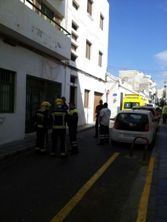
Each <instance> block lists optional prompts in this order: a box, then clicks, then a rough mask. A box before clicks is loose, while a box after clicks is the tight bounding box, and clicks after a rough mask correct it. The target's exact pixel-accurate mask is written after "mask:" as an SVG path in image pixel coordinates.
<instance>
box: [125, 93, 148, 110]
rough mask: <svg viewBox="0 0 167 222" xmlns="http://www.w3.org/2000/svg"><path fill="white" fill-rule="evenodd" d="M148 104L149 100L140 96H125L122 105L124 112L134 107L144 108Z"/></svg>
mask: <svg viewBox="0 0 167 222" xmlns="http://www.w3.org/2000/svg"><path fill="white" fill-rule="evenodd" d="M147 103H148V99H147V98H145V97H144V96H142V95H139V94H133V93H132V94H125V95H124V98H123V103H122V110H124V109H132V107H133V106H143V105H146V104H147Z"/></svg>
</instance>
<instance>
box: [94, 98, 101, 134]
mask: <svg viewBox="0 0 167 222" xmlns="http://www.w3.org/2000/svg"><path fill="white" fill-rule="evenodd" d="M102 108H103V100H100V101H99V105H97V106H96V109H95V115H96V122H95V136H94V137H95V138H97V137H98V134H99V114H100V110H101V109H102Z"/></svg>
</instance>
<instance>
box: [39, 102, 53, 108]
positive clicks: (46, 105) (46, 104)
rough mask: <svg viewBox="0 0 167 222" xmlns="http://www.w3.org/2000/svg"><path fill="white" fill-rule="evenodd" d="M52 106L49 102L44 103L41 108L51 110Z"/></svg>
mask: <svg viewBox="0 0 167 222" xmlns="http://www.w3.org/2000/svg"><path fill="white" fill-rule="evenodd" d="M50 106H51V104H50V103H49V102H47V101H43V102H42V103H41V107H45V108H50Z"/></svg>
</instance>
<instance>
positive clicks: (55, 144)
mask: <svg viewBox="0 0 167 222" xmlns="http://www.w3.org/2000/svg"><path fill="white" fill-rule="evenodd" d="M55 105H56V107H55V110H54V111H53V112H52V149H51V153H50V155H51V156H55V155H56V153H57V150H58V148H60V156H61V157H62V158H63V157H66V156H67V153H66V147H65V140H66V124H67V111H66V110H65V109H63V108H62V105H63V100H62V99H60V98H57V99H56V100H55Z"/></svg>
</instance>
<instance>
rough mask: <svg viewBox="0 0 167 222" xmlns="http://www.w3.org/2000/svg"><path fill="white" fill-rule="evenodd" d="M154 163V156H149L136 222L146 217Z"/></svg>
mask: <svg viewBox="0 0 167 222" xmlns="http://www.w3.org/2000/svg"><path fill="white" fill-rule="evenodd" d="M154 165H155V157H151V159H150V161H149V166H148V169H147V176H146V182H145V185H144V189H143V192H142V195H141V198H140V203H139V208H138V215H137V220H136V222H145V221H146V219H147V208H148V201H149V196H150V189H151V182H152V176H153V170H154Z"/></svg>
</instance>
